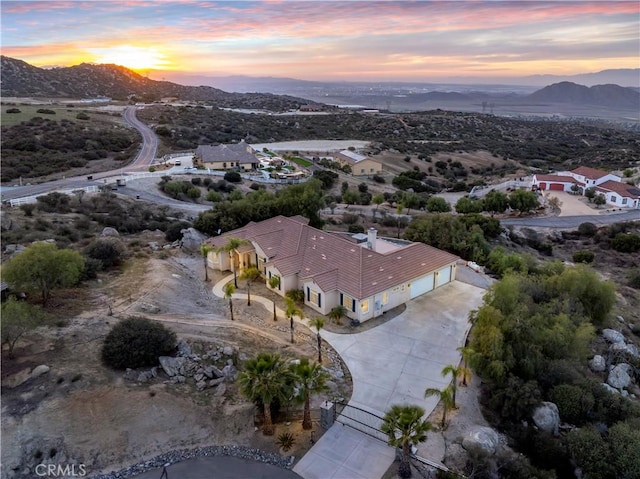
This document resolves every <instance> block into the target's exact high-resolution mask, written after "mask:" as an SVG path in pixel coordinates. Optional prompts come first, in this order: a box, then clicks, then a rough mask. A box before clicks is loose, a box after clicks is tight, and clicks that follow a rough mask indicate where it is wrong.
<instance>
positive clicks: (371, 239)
mask: <svg viewBox="0 0 640 479" xmlns="http://www.w3.org/2000/svg"><path fill="white" fill-rule="evenodd" d="M377 236H378V231H377V230H376V229H375V228H369V230H368V231H367V247H368V248H369V249H370V250H373V251H375V250H376V238H377Z"/></svg>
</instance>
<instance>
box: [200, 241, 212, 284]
mask: <svg viewBox="0 0 640 479" xmlns="http://www.w3.org/2000/svg"><path fill="white" fill-rule="evenodd" d="M212 251H213V246H211V245H208V244H201V245H200V254H201V255H202V259H203V260H204V280H205V281H209V268H207V256H208V255H209V253H211V252H212Z"/></svg>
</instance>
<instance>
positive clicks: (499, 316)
mask: <svg viewBox="0 0 640 479" xmlns="http://www.w3.org/2000/svg"><path fill="white" fill-rule="evenodd" d="M499 256H500V261H502V262H503V263H504V264H503V265H502V273H503V274H504V277H503V278H502V280H500V281H499V282H497V283H495V284H494V285H493V286H492V287H491V289H490V290H489V293H488V295H487V296H486V298H485V302H484V304H483V306H482V307H480V308H479V309H478V310H477V311H476V312H475V313H474V314H473V315H472V318H471V319H472V322H473V325H474V326H473V329H472V334H471V341H470V348H471V350H472V351H473V354H472V355H471V358H470V360H471V364H472V365H473V367H474V369H475V370H476V372H477V373H478V374H479V375H480V376H481V377H482V378H483V380H485V381H486V382H487V387H486V394H485V395H484V399H483V401H484V403H485V405H486V406H488V407H489V408H490V409H491V410H492V411H493V413H494V415H495V416H494V417H495V418H498V420H499V422H500V426H501V427H503V428H505V429H506V430H508V431H509V433H510V435H512V437H515V438H516V440H517V441H518V447H519V448H520V449H521V450H522V451H523V452H526V453H527V455H528V456H529V457H530V458H531V459H532V460H533V462H534V464H536V465H538V466H540V467H543V468H550V469H554V470H555V473H556V474H557V477H571V475H572V474H573V467H572V465H571V460H574V461H576V463H577V465H578V466H579V467H581V468H582V469H583V472H584V473H585V474H586V477H599V478H600V477H601V478H614V477H635V476H633V474H631V475H629V474H630V471H634V470H635V471H636V472H637V471H640V455H635V456H634V457H630V456H629V454H628V452H627V451H628V450H629V448H630V447H631V448H633V449H634V450H636V451H637V450H640V436H638V435H635V436H634V434H629V432H630V431H629V428H630V427H637V426H632V425H633V424H636V423H637V422H638V421H640V408H639V407H638V406H637V405H635V404H633V403H631V402H630V401H629V400H628V399H626V398H624V397H622V396H620V395H617V394H612V393H610V392H609V391H607V390H606V389H605V388H603V387H602V385H601V382H602V379H596V378H591V377H589V376H586V375H585V373H584V366H583V365H584V364H585V363H586V360H587V357H588V356H589V355H590V353H591V352H590V349H589V346H590V343H591V342H592V340H593V339H594V337H595V330H596V328H597V327H601V326H602V325H603V324H604V323H605V321H606V319H607V316H608V314H609V312H610V311H611V308H612V307H613V304H614V303H615V288H614V286H613V284H612V283H611V282H609V281H603V280H601V279H600V278H599V277H598V275H597V274H596V273H595V272H594V271H592V270H591V269H589V268H588V267H587V266H584V265H579V266H576V267H565V266H564V265H562V264H561V263H547V264H543V265H539V264H535V263H534V262H532V261H531V260H530V259H526V258H524V259H521V260H518V259H517V258H515V257H510V255H506V254H505V253H501V254H500V255H499ZM490 261H498V259H496V258H491V260H490ZM492 267H496V266H492ZM489 391H490V393H489ZM545 400H546V401H552V402H554V403H555V404H556V405H557V406H558V409H559V412H560V418H561V420H562V421H563V422H567V423H570V424H573V425H575V426H578V427H579V429H575V430H573V431H572V432H571V433H569V434H562V435H560V436H557V437H554V436H550V435H549V434H546V433H542V432H539V431H537V430H535V429H534V428H532V427H530V426H527V424H528V422H529V421H530V418H531V414H532V412H533V409H534V408H535V407H536V406H538V405H540V404H541V402H542V401H545ZM596 425H598V428H599V429H597V430H596V429H595V426H596ZM618 434H620V435H621V437H625V438H628V439H629V440H631V441H632V442H631V444H632V445H630V444H625V445H624V446H623V445H621V443H620V442H619V441H618V440H617V439H616V437H617V435H618ZM598 450H599V451H600V453H601V454H602V455H601V456H599V457H598V458H597V459H596V458H595V457H594V456H593V454H594V453H595V452H596V451H598ZM586 451H589V452H588V453H585V452H586ZM596 462H597V464H595V463H596ZM605 465H606V467H605Z"/></svg>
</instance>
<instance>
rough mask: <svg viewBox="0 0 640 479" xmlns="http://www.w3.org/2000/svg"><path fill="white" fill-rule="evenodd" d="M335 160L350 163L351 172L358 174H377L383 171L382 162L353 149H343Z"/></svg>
mask: <svg viewBox="0 0 640 479" xmlns="http://www.w3.org/2000/svg"><path fill="white" fill-rule="evenodd" d="M335 160H336V161H337V162H338V163H340V164H341V165H349V166H350V167H351V173H352V174H353V175H356V176H358V175H375V174H376V173H379V172H380V171H382V163H380V162H379V161H376V160H372V159H371V158H369V157H368V156H364V155H361V154H359V153H356V152H355V151H351V150H342V151H341V152H339V153H337V154H336V156H335Z"/></svg>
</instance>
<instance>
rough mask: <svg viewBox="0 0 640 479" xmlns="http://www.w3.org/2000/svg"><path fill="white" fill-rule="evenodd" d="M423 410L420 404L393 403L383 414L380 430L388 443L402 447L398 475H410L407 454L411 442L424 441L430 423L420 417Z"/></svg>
mask: <svg viewBox="0 0 640 479" xmlns="http://www.w3.org/2000/svg"><path fill="white" fill-rule="evenodd" d="M424 414H425V412H424V409H422V408H421V407H420V406H415V405H411V404H409V405H400V404H394V405H393V406H391V409H389V411H387V413H386V414H385V415H384V418H383V420H382V421H383V422H382V427H381V428H380V430H381V431H382V432H383V433H385V434H386V435H387V436H388V438H389V445H390V446H393V447H401V448H402V460H401V461H400V470H399V471H398V472H399V475H400V477H411V464H410V463H409V454H410V452H411V444H412V443H413V444H417V443H419V442H423V441H426V439H427V432H429V431H430V430H431V427H432V426H431V423H430V422H429V421H427V420H426V419H422V416H424Z"/></svg>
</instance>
